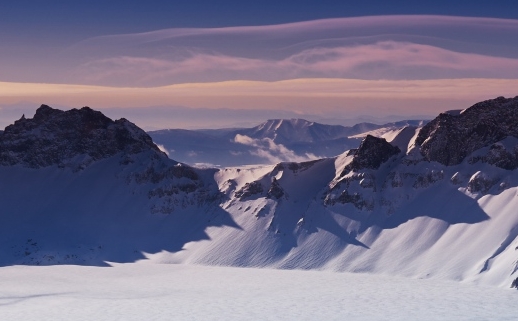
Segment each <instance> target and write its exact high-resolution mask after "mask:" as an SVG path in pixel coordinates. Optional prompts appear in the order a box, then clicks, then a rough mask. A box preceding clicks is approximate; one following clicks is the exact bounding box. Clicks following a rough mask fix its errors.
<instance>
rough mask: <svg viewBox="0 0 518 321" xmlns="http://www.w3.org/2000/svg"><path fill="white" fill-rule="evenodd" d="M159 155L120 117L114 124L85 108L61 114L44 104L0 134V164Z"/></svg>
mask: <svg viewBox="0 0 518 321" xmlns="http://www.w3.org/2000/svg"><path fill="white" fill-rule="evenodd" d="M146 150H152V151H154V152H157V153H162V152H160V150H159V149H158V147H157V146H156V145H155V144H154V143H153V141H152V140H151V138H150V137H149V135H147V134H146V133H145V132H144V131H143V130H141V129H140V128H138V127H137V126H136V125H134V124H133V123H131V122H129V121H128V120H126V119H124V118H122V119H119V120H116V121H113V120H111V119H110V118H108V117H106V116H104V115H103V114H102V113H101V112H99V111H94V110H92V109H91V108H89V107H83V108H81V109H72V110H68V111H62V110H58V109H53V108H51V107H49V106H47V105H41V107H40V108H38V109H37V110H36V114H35V115H34V118H32V119H30V118H25V117H24V116H22V118H21V119H19V120H17V121H15V123H14V124H13V125H9V126H7V127H6V128H5V130H4V132H3V133H0V165H4V166H8V165H16V164H21V165H24V166H28V167H33V168H39V167H46V166H51V165H62V164H63V163H64V162H67V161H69V160H71V159H73V158H75V157H78V156H84V157H86V158H88V159H89V160H90V161H95V160H99V159H103V158H107V157H110V156H113V155H115V154H117V153H120V152H124V153H126V154H136V153H140V152H143V151H146Z"/></svg>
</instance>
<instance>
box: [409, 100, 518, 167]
mask: <svg viewBox="0 0 518 321" xmlns="http://www.w3.org/2000/svg"><path fill="white" fill-rule="evenodd" d="M516 124H518V97H515V98H509V99H507V98H504V97H498V98H496V99H492V100H486V101H483V102H480V103H478V104H475V105H473V106H472V107H470V108H468V109H466V110H464V111H463V112H461V113H458V114H452V113H442V114H440V115H439V116H438V117H437V118H435V119H434V120H432V121H431V122H429V123H428V124H427V125H425V126H424V127H423V128H422V129H421V131H420V132H419V135H418V137H417V139H416V145H418V146H421V154H422V155H423V157H424V159H425V160H427V161H436V162H439V163H441V164H443V165H447V166H449V165H457V164H460V163H461V162H462V161H463V160H464V159H465V158H466V156H468V155H469V154H471V153H473V152H474V151H476V150H478V149H480V148H482V147H485V146H488V145H490V144H493V143H496V142H498V141H500V140H502V139H504V138H505V137H507V136H514V137H518V126H516ZM504 166H507V165H504Z"/></svg>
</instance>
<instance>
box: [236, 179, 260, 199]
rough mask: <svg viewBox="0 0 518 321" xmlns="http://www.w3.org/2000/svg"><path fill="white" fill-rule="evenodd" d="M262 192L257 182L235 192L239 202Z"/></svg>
mask: <svg viewBox="0 0 518 321" xmlns="http://www.w3.org/2000/svg"><path fill="white" fill-rule="evenodd" d="M262 192H263V185H262V184H261V182H259V181H254V182H251V183H246V184H245V186H243V187H242V188H241V189H240V190H239V191H237V192H236V194H235V195H236V197H237V198H239V200H244V199H245V198H247V197H250V196H253V195H256V194H261V193H262Z"/></svg>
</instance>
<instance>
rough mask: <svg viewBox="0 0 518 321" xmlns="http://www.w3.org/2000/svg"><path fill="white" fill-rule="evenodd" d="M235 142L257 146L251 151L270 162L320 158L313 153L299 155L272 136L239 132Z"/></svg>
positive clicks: (303, 160) (302, 160)
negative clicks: (263, 136)
mask: <svg viewBox="0 0 518 321" xmlns="http://www.w3.org/2000/svg"><path fill="white" fill-rule="evenodd" d="M234 142H236V143H239V144H243V145H247V146H251V147H254V148H256V149H255V150H254V151H251V152H250V153H251V154H252V155H255V156H259V157H261V158H264V159H266V160H267V161H268V163H270V164H276V163H280V162H305V161H309V160H314V159H317V158H318V157H317V156H316V155H313V154H311V153H306V154H305V155H297V154H296V153H295V152H294V151H292V150H290V149H288V148H286V146H284V145H283V144H276V143H275V142H274V141H273V140H272V139H270V138H263V139H254V138H251V137H248V136H246V135H240V134H237V135H236V137H235V138H234Z"/></svg>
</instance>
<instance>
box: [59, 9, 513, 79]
mask: <svg viewBox="0 0 518 321" xmlns="http://www.w3.org/2000/svg"><path fill="white" fill-rule="evenodd" d="M516 34H518V21H516V20H504V19H490V18H466V17H443V16H379V17H360V18H341V19H325V20H316V21H307V22H299V23H290V24H283V25H271V26H248V27H228V28H189V29H185V28H182V29H166V30H159V31H154V32H148V33H140V34H128V35H114V36H104V37H97V38H92V39H88V40H86V41H83V42H81V43H78V44H76V45H75V46H73V47H71V48H69V49H68V50H67V52H66V53H67V55H68V57H74V59H75V62H74V64H72V65H73V66H74V67H72V68H70V70H68V71H67V74H68V77H71V78H75V79H77V82H79V83H89V84H98V85H115V86H127V85H129V86H159V85H168V84H174V83H185V82H212V81H226V80H262V81H277V80H285V79H293V78H350V79H392V80H402V79H452V78H500V79H501V78H507V79H513V78H515V75H516V74H518V44H517V43H516V41H515V38H516Z"/></svg>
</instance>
